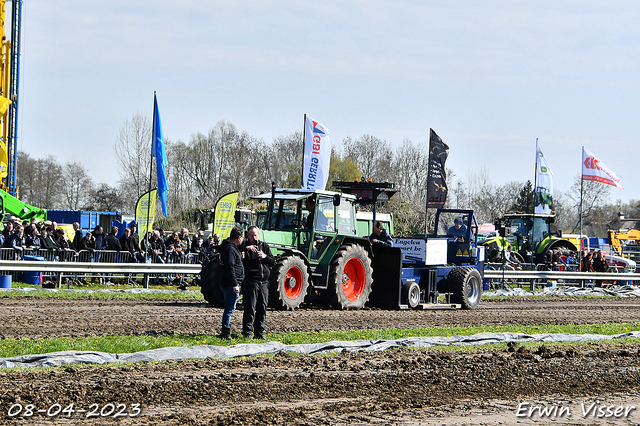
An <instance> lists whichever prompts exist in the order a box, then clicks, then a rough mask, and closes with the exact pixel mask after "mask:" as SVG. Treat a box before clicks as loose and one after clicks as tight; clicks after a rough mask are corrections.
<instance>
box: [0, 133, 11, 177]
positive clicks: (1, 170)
mask: <svg viewBox="0 0 640 426" xmlns="http://www.w3.org/2000/svg"><path fill="white" fill-rule="evenodd" d="M8 167H9V157H8V156H7V145H6V144H5V143H4V142H3V141H2V140H0V179H4V178H6V177H7V174H8V173H7V168H8Z"/></svg>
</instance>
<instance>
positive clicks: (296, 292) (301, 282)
mask: <svg viewBox="0 0 640 426" xmlns="http://www.w3.org/2000/svg"><path fill="white" fill-rule="evenodd" d="M269 281H270V290H269V295H270V300H269V304H270V305H271V306H272V307H274V308H277V309H287V310H292V309H296V308H297V307H298V306H300V304H301V303H302V302H304V298H305V297H306V296H307V291H308V289H309V271H308V270H307V265H306V264H305V263H304V260H302V258H301V257H300V256H286V257H283V258H281V259H279V260H278V261H277V262H276V265H275V266H274V267H273V269H272V271H271V276H270V278H269Z"/></svg>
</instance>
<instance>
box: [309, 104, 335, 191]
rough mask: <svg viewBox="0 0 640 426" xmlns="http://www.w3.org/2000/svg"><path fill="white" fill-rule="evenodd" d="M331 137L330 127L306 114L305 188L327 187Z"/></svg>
mask: <svg viewBox="0 0 640 426" xmlns="http://www.w3.org/2000/svg"><path fill="white" fill-rule="evenodd" d="M330 162H331V137H330V134H329V129H327V128H326V127H324V126H323V125H322V124H320V123H318V122H317V121H315V120H314V119H312V118H311V117H308V116H306V115H305V141H304V164H303V169H302V188H303V189H325V187H326V186H327V181H328V180H329V163H330Z"/></svg>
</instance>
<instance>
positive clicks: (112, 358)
mask: <svg viewBox="0 0 640 426" xmlns="http://www.w3.org/2000/svg"><path fill="white" fill-rule="evenodd" d="M639 337H640V331H633V332H629V333H623V334H616V335H604V334H562V333H560V334H522V333H478V334H474V335H473V336H450V337H405V338H402V339H397V340H353V341H347V342H343V341H332V342H326V343H313V344H301V345H285V344H283V343H280V342H264V343H247V344H240V345H233V346H213V345H199V346H189V347H167V348H158V349H151V350H147V351H142V352H134V353H130V354H110V353H106V352H95V351H64V352H53V353H49V354H41V355H22V356H17V357H12V358H0V368H14V367H22V368H26V367H59V366H63V365H71V364H107V363H128V362H143V361H169V360H179V359H205V358H218V359H227V358H238V357H251V356H256V355H263V354H277V353H278V352H291V353H298V354H326V353H332V352H342V351H384V350H387V349H391V348H430V347H434V346H449V345H483V344H488V343H508V342H517V343H525V342H584V341H593V340H614V339H620V338H639Z"/></svg>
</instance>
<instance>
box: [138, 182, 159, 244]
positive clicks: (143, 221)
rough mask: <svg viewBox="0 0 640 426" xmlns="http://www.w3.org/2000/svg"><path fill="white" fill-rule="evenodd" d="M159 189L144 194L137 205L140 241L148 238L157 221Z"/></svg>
mask: <svg viewBox="0 0 640 426" xmlns="http://www.w3.org/2000/svg"><path fill="white" fill-rule="evenodd" d="M157 194H158V190H157V189H152V190H151V191H149V192H146V193H144V194H142V196H141V197H140V198H139V199H138V203H137V204H136V222H138V235H139V236H140V240H143V239H144V238H145V237H146V236H147V232H151V231H152V230H153V222H154V221H155V219H156V197H157Z"/></svg>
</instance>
